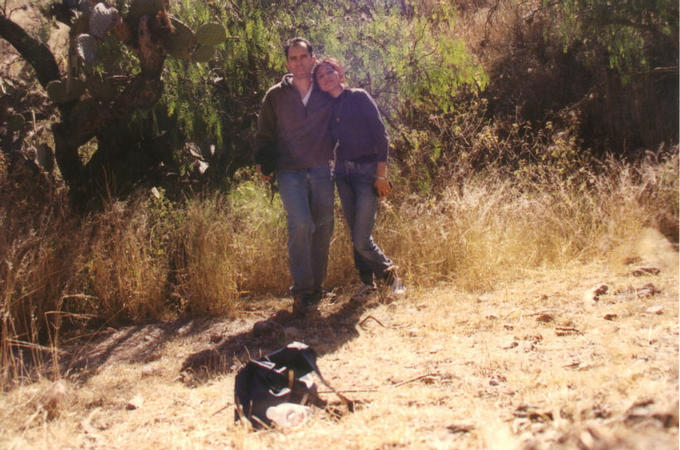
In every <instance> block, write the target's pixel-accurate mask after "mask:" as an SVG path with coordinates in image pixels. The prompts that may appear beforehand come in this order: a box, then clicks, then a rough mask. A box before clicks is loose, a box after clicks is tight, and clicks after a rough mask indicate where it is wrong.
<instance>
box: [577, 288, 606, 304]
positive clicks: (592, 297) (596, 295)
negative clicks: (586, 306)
mask: <svg viewBox="0 0 680 450" xmlns="http://www.w3.org/2000/svg"><path fill="white" fill-rule="evenodd" d="M608 290H609V286H607V285H606V284H598V285H597V286H593V287H592V288H590V289H588V290H587V291H586V293H585V294H583V299H584V300H585V301H588V302H597V301H599V300H600V296H601V295H604V294H606V293H607V291H608Z"/></svg>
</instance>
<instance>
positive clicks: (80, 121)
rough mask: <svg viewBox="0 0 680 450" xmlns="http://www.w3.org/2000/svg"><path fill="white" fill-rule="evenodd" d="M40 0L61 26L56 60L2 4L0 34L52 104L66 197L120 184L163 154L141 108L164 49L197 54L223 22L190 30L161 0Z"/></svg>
mask: <svg viewBox="0 0 680 450" xmlns="http://www.w3.org/2000/svg"><path fill="white" fill-rule="evenodd" d="M36 6H37V5H36ZM36 6H34V7H36ZM42 6H43V11H44V12H45V14H46V15H47V16H50V17H53V18H54V19H56V20H58V21H60V22H62V23H64V24H66V25H67V26H68V27H69V28H70V31H69V39H68V50H67V51H66V54H67V64H66V68H65V70H60V69H59V67H58V65H57V63H56V59H55V56H54V55H53V54H52V53H51V51H50V50H49V49H48V47H47V45H46V44H45V43H44V42H43V41H41V40H40V39H39V38H38V37H35V36H32V35H31V34H29V33H28V32H26V31H25V30H24V29H23V28H22V27H21V26H20V25H18V24H17V23H16V22H14V21H12V19H11V18H10V17H9V16H8V15H7V13H6V10H3V11H2V14H1V15H0V36H1V37H2V38H3V39H5V40H6V41H8V42H9V43H10V44H12V45H13V46H14V47H15V48H16V49H17V51H19V53H20V54H21V55H22V57H23V58H24V59H25V60H26V61H27V62H28V63H29V64H30V65H31V66H32V67H33V69H34V70H35V74H36V78H37V79H38V81H39V82H40V84H41V85H42V86H43V88H45V90H46V91H47V93H48V94H49V96H50V98H51V99H52V100H53V102H54V103H55V104H56V106H57V108H58V110H59V113H60V120H59V121H58V122H56V123H54V125H53V126H52V132H53V135H54V146H55V148H54V152H55V157H56V161H57V164H58V166H59V169H60V172H61V175H62V177H63V179H64V181H65V182H66V184H67V185H68V187H69V193H70V197H71V200H72V201H73V203H74V204H75V205H78V206H83V205H85V204H86V203H87V202H90V201H91V200H93V199H95V198H96V196H97V195H101V194H102V192H103V191H104V190H105V189H111V188H112V187H114V188H115V187H116V186H117V187H118V188H119V189H121V190H125V189H127V188H129V187H130V186H131V185H132V184H133V183H135V182H136V181H137V180H139V179H140V177H141V176H142V175H143V174H144V173H146V172H147V171H148V170H149V169H151V168H153V167H155V166H157V165H158V164H159V163H161V162H162V161H163V160H164V159H165V155H164V153H165V152H167V151H168V150H169V149H168V148H167V147H166V145H163V144H164V140H163V139H162V138H161V139H159V138H158V136H157V133H154V132H155V131H157V128H155V127H153V126H149V119H153V117H149V116H148V115H145V114H143V112H144V111H147V110H149V109H150V108H152V107H153V106H154V105H155V104H156V103H157V102H158V100H159V99H160V97H161V94H162V92H163V82H162V81H161V74H162V72H163V67H164V63H165V60H166V56H167V55H168V54H170V55H173V56H176V57H178V58H185V59H190V60H193V61H196V62H201V61H204V60H206V59H208V58H209V57H210V56H212V53H213V52H214V49H213V48H212V47H214V45H216V44H219V43H221V42H222V41H223V40H224V30H223V28H222V27H221V26H219V25H218V24H213V25H212V26H205V27H203V28H200V29H197V30H196V33H194V31H192V30H191V29H190V28H189V27H188V26H186V25H185V24H183V23H182V22H181V21H179V20H177V19H175V18H173V17H171V16H170V15H169V13H168V8H169V4H168V1H167V0H131V1H130V2H129V4H128V3H126V2H124V1H123V0H118V1H117V2H116V5H115V6H116V7H117V8H114V7H110V6H107V5H106V4H105V3H103V2H96V1H94V0H80V1H76V0H64V1H62V2H53V3H43V4H42ZM206 55H207V56H206ZM93 139H94V140H96V150H95V151H94V153H93V154H92V155H89V159H87V158H86V157H85V155H83V154H81V152H80V149H81V148H82V147H83V146H85V145H86V144H87V143H88V142H89V141H91V140H93ZM165 142H167V140H165Z"/></svg>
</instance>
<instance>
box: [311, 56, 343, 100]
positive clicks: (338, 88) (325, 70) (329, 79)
mask: <svg viewBox="0 0 680 450" xmlns="http://www.w3.org/2000/svg"><path fill="white" fill-rule="evenodd" d="M316 82H317V83H319V87H320V88H321V90H322V91H325V92H328V93H329V94H331V95H333V94H334V93H339V92H342V90H343V87H342V84H341V83H340V74H339V73H338V71H337V70H335V69H334V68H333V67H332V66H331V65H330V64H325V63H321V65H320V66H319V68H318V69H317V70H316Z"/></svg>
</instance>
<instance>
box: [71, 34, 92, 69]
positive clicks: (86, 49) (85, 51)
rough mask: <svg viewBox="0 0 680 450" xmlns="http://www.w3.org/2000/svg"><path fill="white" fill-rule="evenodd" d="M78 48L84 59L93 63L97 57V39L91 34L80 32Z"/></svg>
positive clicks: (77, 42) (77, 40) (79, 54)
mask: <svg viewBox="0 0 680 450" xmlns="http://www.w3.org/2000/svg"><path fill="white" fill-rule="evenodd" d="M76 50H77V51H78V56H80V58H81V59H82V60H83V61H85V62H86V63H88V64H92V63H94V62H95V61H96V59H97V40H96V39H95V38H94V36H91V35H89V34H79V35H78V37H77V38H76Z"/></svg>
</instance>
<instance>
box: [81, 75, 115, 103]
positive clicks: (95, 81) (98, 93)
mask: <svg viewBox="0 0 680 450" xmlns="http://www.w3.org/2000/svg"><path fill="white" fill-rule="evenodd" d="M85 85H86V86H87V91H88V92H89V93H90V96H92V97H93V98H96V99H98V100H111V99H113V98H114V97H115V96H116V94H117V93H118V90H117V89H116V86H115V85H114V84H113V82H112V81H111V80H110V79H102V78H100V77H99V76H98V75H96V74H93V75H91V76H89V77H88V78H87V80H86V81H85Z"/></svg>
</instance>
